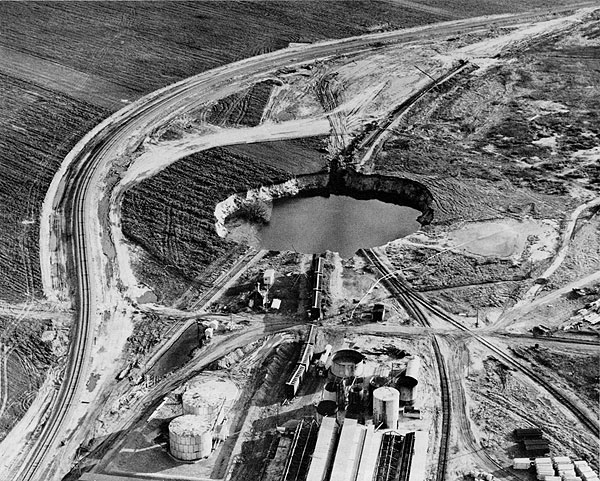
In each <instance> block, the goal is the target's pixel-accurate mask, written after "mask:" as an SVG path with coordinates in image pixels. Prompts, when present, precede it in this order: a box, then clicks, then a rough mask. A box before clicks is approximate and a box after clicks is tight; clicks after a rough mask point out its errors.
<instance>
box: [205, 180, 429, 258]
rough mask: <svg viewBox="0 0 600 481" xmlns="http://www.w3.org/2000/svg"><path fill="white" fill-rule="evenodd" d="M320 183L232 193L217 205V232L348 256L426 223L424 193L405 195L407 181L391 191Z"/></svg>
mask: <svg viewBox="0 0 600 481" xmlns="http://www.w3.org/2000/svg"><path fill="white" fill-rule="evenodd" d="M317 180H318V179H317ZM321 181H323V180H322V179H321ZM294 182H295V183H294ZM303 182H307V181H306V179H304V181H303ZM318 183H319V182H318V181H317V182H316V184H315V178H313V179H311V180H310V181H308V183H307V185H301V184H302V181H301V182H300V184H298V181H297V180H294V181H290V183H287V185H286V184H282V185H278V186H271V187H264V188H262V189H259V190H257V191H251V192H248V193H245V194H238V195H237V196H232V197H230V198H229V199H227V200H226V201H225V202H223V203H221V204H219V206H218V207H217V211H216V216H217V219H219V218H220V219H221V222H217V231H218V232H219V234H220V235H221V236H223V237H226V238H227V239H229V240H233V241H236V242H239V243H244V244H249V245H251V246H253V247H256V248H258V249H265V250H273V251H296V252H301V253H305V254H318V253H322V252H325V251H332V252H338V253H339V254H340V256H341V257H343V258H349V257H352V255H354V253H355V252H356V251H357V250H358V249H361V248H369V247H376V246H381V245H384V244H386V243H388V242H390V241H392V240H395V239H398V238H401V237H405V236H407V235H408V234H411V233H413V232H416V231H417V230H418V229H419V227H420V226H421V223H425V220H426V219H424V215H423V211H424V210H426V209H423V205H422V204H423V195H422V193H420V192H418V193H417V195H416V197H417V198H416V199H415V198H410V197H407V195H406V194H407V192H406V191H405V189H404V188H402V186H404V184H401V187H399V186H396V188H395V189H394V188H392V189H391V191H390V189H386V190H376V189H373V188H372V186H365V185H362V187H365V189H364V190H360V189H357V188H347V186H345V185H342V186H340V185H339V184H335V187H334V188H332V185H331V184H330V183H327V184H326V185H325V186H319V185H318ZM388 187H391V186H388ZM404 187H405V186H404ZM417 190H418V189H417ZM411 192H412V190H411ZM427 194H428V193H427ZM425 197H426V198H428V197H429V196H428V195H426V196H425ZM426 204H428V202H426ZM416 207H419V208H420V210H417V208H416Z"/></svg>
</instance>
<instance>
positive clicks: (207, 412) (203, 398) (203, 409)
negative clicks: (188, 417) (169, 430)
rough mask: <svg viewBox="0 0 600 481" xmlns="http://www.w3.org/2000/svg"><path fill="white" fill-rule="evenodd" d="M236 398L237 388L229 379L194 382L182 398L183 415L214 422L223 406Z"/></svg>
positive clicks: (202, 379)
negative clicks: (201, 417)
mask: <svg viewBox="0 0 600 481" xmlns="http://www.w3.org/2000/svg"><path fill="white" fill-rule="evenodd" d="M236 396H237V387H236V385H235V384H234V383H233V382H231V381H230V380H228V379H219V378H211V379H206V378H199V379H197V380H193V381H191V382H190V383H189V384H188V388H187V389H186V391H185V392H184V393H183V396H182V403H183V414H195V415H197V416H204V417H205V419H206V421H208V422H214V421H215V420H216V418H217V416H218V414H219V412H220V411H221V408H222V406H223V404H224V403H226V402H227V401H229V402H231V400H233V399H235V397H236ZM223 414H224V413H223Z"/></svg>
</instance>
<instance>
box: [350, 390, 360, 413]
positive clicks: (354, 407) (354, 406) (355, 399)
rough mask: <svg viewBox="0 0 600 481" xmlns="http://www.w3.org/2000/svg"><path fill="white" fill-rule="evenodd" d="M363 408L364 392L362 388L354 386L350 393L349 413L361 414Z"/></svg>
mask: <svg viewBox="0 0 600 481" xmlns="http://www.w3.org/2000/svg"><path fill="white" fill-rule="evenodd" d="M362 407H363V390H362V387H361V386H352V387H351V388H350V392H349V393H348V411H350V412H353V413H359V412H361V411H362Z"/></svg>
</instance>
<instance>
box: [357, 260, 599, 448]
mask: <svg viewBox="0 0 600 481" xmlns="http://www.w3.org/2000/svg"><path fill="white" fill-rule="evenodd" d="M363 252H364V254H363V255H365V257H366V258H367V259H369V260H370V261H371V262H373V264H374V265H375V266H376V267H377V269H378V270H380V271H381V272H382V273H383V274H384V275H389V274H390V271H389V269H388V268H387V266H385V264H383V263H382V262H381V260H380V259H379V257H378V256H377V254H375V252H374V251H372V250H370V249H369V250H364V251H363ZM390 279H391V281H390V282H389V285H391V287H392V289H393V290H392V292H401V297H400V299H411V302H410V303H409V304H408V306H409V310H410V311H413V310H414V309H415V306H416V305H417V304H420V305H421V306H423V307H425V308H426V309H428V310H429V311H430V312H432V313H433V314H435V315H436V316H437V317H438V318H440V319H442V320H444V321H446V322H448V323H449V324H451V325H452V326H454V327H456V328H457V329H458V330H460V331H462V332H466V333H468V334H469V336H471V337H473V338H475V339H477V340H478V341H479V342H480V343H481V344H483V345H484V346H485V347H487V348H488V349H489V350H490V351H492V352H493V353H494V354H495V355H496V356H497V357H498V358H499V359H501V360H502V361H503V362H505V363H506V364H507V365H509V366H511V367H512V368H513V369H515V370H518V371H521V372H522V373H524V374H525V375H526V376H528V377H529V378H530V379H532V380H533V381H534V382H535V383H537V384H538V385H540V386H542V387H543V388H544V389H546V391H548V392H549V393H550V394H551V395H552V396H554V397H555V398H556V399H557V400H558V401H559V402H560V403H561V404H562V405H563V406H565V407H566V408H568V409H569V411H571V412H572V413H573V415H574V416H575V417H576V418H577V419H578V420H579V421H580V422H581V423H582V424H583V425H584V426H585V427H586V428H587V429H588V430H589V431H591V432H592V433H593V434H594V435H595V436H596V437H598V436H599V435H600V426H599V424H598V421H597V420H596V419H594V418H592V417H591V416H590V415H589V414H588V413H587V412H586V411H585V410H583V409H581V408H580V407H579V406H578V405H577V404H576V403H575V402H574V401H573V400H571V399H570V398H569V397H568V396H566V395H565V394H563V393H561V392H560V390H558V389H556V388H555V387H554V386H553V385H552V384H551V383H550V382H548V381H547V380H546V379H544V378H542V377H541V376H539V375H537V374H536V373H535V372H534V371H533V370H532V369H529V368H528V367H527V366H525V365H524V364H522V363H521V362H519V361H517V360H516V359H515V358H514V357H512V356H510V355H508V354H506V353H505V352H504V351H503V350H502V349H500V348H498V347H497V346H495V345H494V344H493V343H491V342H490V341H489V340H487V339H485V338H484V337H483V336H481V335H479V334H478V333H476V332H474V331H472V330H471V329H469V328H467V327H465V326H464V325H463V324H461V323H460V322H458V321H456V320H455V319H453V318H452V317H450V316H449V315H448V314H446V313H445V312H443V311H442V310H441V309H439V308H438V307H437V306H435V305H433V304H432V303H431V302H429V301H427V300H426V299H425V298H424V297H423V296H422V295H420V294H419V293H418V292H415V291H413V290H412V289H411V288H410V286H408V285H407V284H406V283H405V282H403V281H402V280H400V279H399V278H398V277H397V276H395V275H393V276H392V275H390ZM417 310H418V307H417ZM411 313H412V312H411ZM421 315H422V314H421ZM417 320H419V318H417ZM419 322H421V321H419Z"/></svg>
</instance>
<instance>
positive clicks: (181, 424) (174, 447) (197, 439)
mask: <svg viewBox="0 0 600 481" xmlns="http://www.w3.org/2000/svg"><path fill="white" fill-rule="evenodd" d="M169 448H170V450H171V454H172V455H173V456H174V457H176V458H177V459H181V460H183V461H196V460H197V459H201V458H207V457H208V456H210V452H211V450H212V432H211V428H210V425H209V424H208V423H207V422H206V421H205V420H204V419H203V418H202V417H200V416H193V415H191V414H186V415H183V416H179V417H177V418H175V419H173V420H172V421H171V422H170V423H169Z"/></svg>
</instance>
